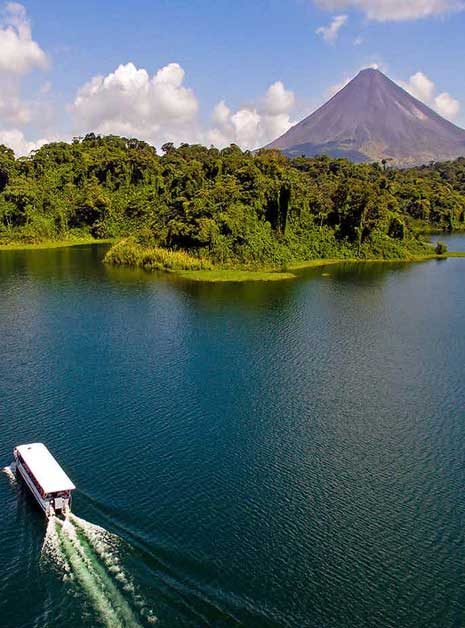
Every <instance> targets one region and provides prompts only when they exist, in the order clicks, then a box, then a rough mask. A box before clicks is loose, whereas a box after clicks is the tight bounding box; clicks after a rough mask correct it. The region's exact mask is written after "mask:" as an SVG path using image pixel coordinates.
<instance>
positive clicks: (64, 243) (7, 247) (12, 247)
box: [0, 237, 113, 251]
mask: <svg viewBox="0 0 465 628" xmlns="http://www.w3.org/2000/svg"><path fill="white" fill-rule="evenodd" d="M112 242H113V240H112V239H111V238H107V239H103V240H102V239H100V240H96V239H95V238H91V237H88V238H76V239H68V240H44V241H42V242H34V243H28V242H24V241H19V242H11V241H10V242H9V243H8V244H4V243H2V244H0V251H24V250H35V249H60V248H64V247H68V246H83V245H86V244H111V243H112Z"/></svg>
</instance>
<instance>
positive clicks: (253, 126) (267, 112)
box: [205, 81, 295, 149]
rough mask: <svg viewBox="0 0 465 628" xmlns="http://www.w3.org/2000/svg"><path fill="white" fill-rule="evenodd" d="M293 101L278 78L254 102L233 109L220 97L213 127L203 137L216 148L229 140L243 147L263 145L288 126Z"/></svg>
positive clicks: (251, 147)
mask: <svg viewBox="0 0 465 628" xmlns="http://www.w3.org/2000/svg"><path fill="white" fill-rule="evenodd" d="M294 101H295V98H294V94H293V93H292V92H291V91H289V90H287V89H286V88H285V87H284V85H283V83H282V82H281V81H276V83H273V84H272V85H270V87H269V88H268V89H267V91H266V93H265V96H264V97H263V98H262V99H261V100H260V101H259V103H258V104H256V105H249V106H244V107H241V108H239V109H238V110H237V111H234V112H233V111H231V110H230V109H229V107H227V105H226V104H225V102H224V101H223V100H222V101H221V102H219V103H218V104H217V105H216V107H215V109H214V111H213V122H214V124H215V125H216V126H215V127H214V128H212V129H210V130H208V131H207V132H206V134H205V139H206V141H207V142H208V143H211V144H214V145H215V146H218V147H220V148H221V147H223V146H226V145H228V144H230V143H232V142H234V143H235V144H238V145H239V146H241V148H244V149H254V148H258V147H260V146H264V145H265V144H268V143H269V142H270V141H271V140H274V139H275V138H276V137H278V136H279V135H282V134H283V133H285V131H287V130H288V129H289V128H290V127H291V126H292V123H291V120H290V115H289V114H290V111H291V109H292V107H293V106H294Z"/></svg>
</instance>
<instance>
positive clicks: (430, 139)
mask: <svg viewBox="0 0 465 628" xmlns="http://www.w3.org/2000/svg"><path fill="white" fill-rule="evenodd" d="M266 148H276V149H279V150H281V151H282V152H283V153H285V154H286V155H288V156H290V157H296V156H301V155H305V156H308V157H311V156H314V155H330V156H332V157H346V158H347V159H350V160H352V161H355V162H367V161H381V160H383V159H387V160H390V162H391V163H393V165H398V166H413V165H420V164H424V163H429V162H431V161H445V160H448V159H455V158H457V157H461V156H463V155H465V130H464V129H461V128H460V127H458V126H456V125H455V124H452V122H449V121H448V120H445V119H444V118H442V117H441V116H440V115H439V114H437V113H436V112H435V111H433V110H432V109H430V108H429V107H427V106H426V105H425V104H424V103H422V102H420V101H419V100H417V99H416V98H414V97H413V96H411V95H410V94H409V93H408V92H406V91H405V90H404V89H402V88H401V87H399V85H397V84H396V83H394V82H393V81H391V80H390V79H389V78H388V77H387V76H385V75H384V74H383V73H382V72H380V71H379V70H374V69H367V70H362V71H361V72H360V73H359V74H358V75H357V76H356V77H355V78H354V79H352V81H350V83H348V84H347V85H346V86H345V87H344V88H343V89H341V90H340V91H339V92H338V93H337V94H336V95H335V96H333V97H332V98H331V100H329V101H328V102H327V103H326V104H324V105H323V106H322V107H320V108H319V109H317V110H316V111H315V112H314V113H312V114H311V115H310V116H308V117H307V118H305V119H304V120H302V121H301V122H299V123H298V124H296V125H295V126H293V127H292V128H290V129H289V130H288V131H287V132H286V133H284V135H282V136H281V137H279V138H278V139H276V140H275V141H274V142H272V143H271V144H269V145H268V146H267V147H266Z"/></svg>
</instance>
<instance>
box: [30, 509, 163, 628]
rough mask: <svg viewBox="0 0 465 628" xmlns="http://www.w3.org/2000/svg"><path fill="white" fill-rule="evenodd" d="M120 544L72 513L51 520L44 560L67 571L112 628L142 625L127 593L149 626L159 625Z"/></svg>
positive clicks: (112, 536) (68, 576)
mask: <svg viewBox="0 0 465 628" xmlns="http://www.w3.org/2000/svg"><path fill="white" fill-rule="evenodd" d="M119 544H120V539H119V538H118V537H117V536H115V535H114V534H111V533H110V532H108V531H107V530H105V529H104V528H101V527H100V526H97V525H94V524H92V523H89V522H88V521H85V520H84V519H81V518H79V517H76V516H75V515H73V514H72V513H69V516H68V517H67V518H66V519H65V520H64V521H61V520H60V519H58V518H57V517H51V518H50V519H49V521H48V525H47V532H46V535H45V539H44V544H43V547H42V557H43V559H45V560H47V562H48V563H51V564H53V566H54V567H55V568H58V569H59V570H60V571H61V572H63V573H64V579H66V580H74V581H75V582H76V583H77V584H79V585H80V588H81V590H82V591H83V592H84V593H85V594H86V596H87V598H88V599H89V601H90V602H91V604H92V605H93V607H94V609H95V610H96V611H97V612H98V614H99V616H100V618H101V620H102V621H103V623H104V624H105V625H106V626H108V628H118V627H121V628H123V627H127V626H128V627H129V626H131V627H132V626H140V624H139V622H138V618H137V614H136V613H137V611H134V610H133V609H132V608H131V605H130V604H129V602H128V600H127V599H126V597H125V594H127V595H129V596H130V597H131V600H132V603H133V605H134V606H137V607H139V613H140V614H141V616H143V617H145V619H146V621H147V622H148V623H156V621H157V617H156V616H155V615H154V613H153V612H152V611H151V610H149V609H148V608H147V607H145V605H144V602H143V600H142V601H141V602H140V601H138V599H139V600H141V598H140V596H137V595H136V594H135V588H134V585H133V583H132V580H131V579H130V577H129V576H128V575H127V574H126V572H125V571H124V569H123V567H122V565H121V561H120V559H119V556H118V545H119ZM121 589H122V590H121Z"/></svg>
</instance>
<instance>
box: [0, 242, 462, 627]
mask: <svg viewBox="0 0 465 628" xmlns="http://www.w3.org/2000/svg"><path fill="white" fill-rule="evenodd" d="M462 242H463V240H462ZM450 248H451V247H450ZM454 248H457V246H455V247H454ZM102 254H103V249H102V248H101V247H100V248H99V247H80V248H74V249H61V250H60V249H57V250H54V251H23V252H8V253H6V252H2V253H0V339H1V340H0V342H1V360H0V427H1V429H0V456H1V461H2V463H1V464H0V467H1V466H3V465H7V464H8V463H9V462H10V460H11V455H10V452H11V450H12V448H13V446H14V445H15V444H17V443H22V442H30V441H43V442H45V443H47V445H48V446H49V447H50V449H51V450H52V452H53V453H55V454H56V456H57V457H58V459H59V460H60V462H62V464H63V466H64V467H65V469H66V470H67V472H68V473H69V474H70V476H71V477H72V479H73V480H74V481H75V483H76V484H77V486H78V489H77V491H76V495H75V500H74V504H73V510H74V513H75V514H76V515H77V516H79V517H80V518H81V519H84V520H85V521H87V522H91V523H92V524H96V525H98V526H101V527H102V528H104V529H105V530H106V531H108V532H109V533H111V534H112V536H110V537H108V535H107V533H106V532H104V531H103V530H100V529H98V528H95V527H93V526H91V525H90V524H86V523H85V522H84V523H81V524H80V526H81V527H80V526H79V525H78V523H77V522H76V523H75V524H73V530H74V532H75V533H76V534H77V535H78V538H77V540H75V541H73V543H74V545H72V544H71V541H70V539H71V537H69V538H68V537H67V536H66V534H64V533H63V532H62V531H61V529H58V532H57V537H56V538H59V539H61V541H60V542H59V543H58V545H57V547H56V548H55V549H56V550H57V565H56V566H55V567H53V558H52V560H50V558H49V559H48V560H44V558H43V556H42V558H41V546H42V543H43V541H44V537H45V536H46V523H45V521H44V517H43V515H42V514H41V513H40V512H39V511H38V510H37V509H36V508H35V507H34V506H33V504H32V501H31V499H30V498H29V496H28V494H27V492H26V491H25V490H24V488H23V487H22V486H21V485H20V484H17V483H16V484H15V483H14V482H13V480H12V479H11V478H9V477H8V475H7V474H6V473H4V474H0V513H1V516H0V567H1V569H0V624H1V625H2V626H5V627H10V626H11V627H12V626H20V627H32V626H37V627H40V628H42V627H44V626H101V625H107V626H108V625H115V623H116V622H115V619H114V618H115V617H118V621H119V625H131V622H132V624H136V625H137V624H140V625H144V626H145V625H147V626H148V625H150V624H151V623H153V622H154V621H155V618H157V621H158V623H157V625H159V626H163V627H164V626H166V627H178V626H181V627H182V626H189V627H201V626H202V627H203V626H215V627H216V626H218V627H222V626H236V625H237V626H253V627H255V626H257V627H260V626H276V627H277V626H292V627H296V628H302V627H315V628H316V627H318V628H322V627H325V628H336V627H337V628H339V627H341V628H346V627H360V626H376V627H381V626H382V627H384V626H386V627H398V626H406V627H412V628H417V627H419V626H440V627H453V626H457V627H459V626H463V625H465V532H464V530H465V527H464V522H465V487H464V485H465V482H464V472H465V464H464V461H465V456H464V454H465V368H464V366H465V333H464V321H465V260H464V259H449V260H443V261H430V262H427V263H421V264H415V265H402V264H389V265H388V264H375V265H373V264H370V265H368V264H367V265H350V264H349V265H344V266H332V267H328V268H326V269H318V271H314V272H311V273H307V274H306V275H303V276H302V278H301V279H299V280H296V281H290V282H282V283H273V284H242V285H211V284H210V285H207V284H190V283H185V282H181V281H176V280H173V279H170V278H168V277H166V276H160V277H157V276H154V275H147V274H144V273H139V272H137V271H128V270H122V269H112V268H108V267H106V266H104V265H103V264H101V257H102ZM84 528H85V529H84ZM113 535H114V536H113ZM107 537H108V538H107ZM101 543H103V544H104V551H101V549H102V545H101ZM105 543H106V545H105ZM108 545H110V546H111V547H110V549H108ZM73 552H74V553H73ZM99 552H100V553H99ZM58 554H59V556H58ZM112 561H114V562H112ZM86 570H88V572H89V573H87V571H86ZM86 574H87V576H89V574H90V576H91V577H90V576H89V577H90V579H89V577H87V579H86ZM123 602H124V604H123ZM125 613H126V614H125ZM128 613H129V617H132V618H133V620H131V621H130V620H129V619H127V617H128ZM111 617H113V620H112V619H111ZM124 617H126V619H124Z"/></svg>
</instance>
